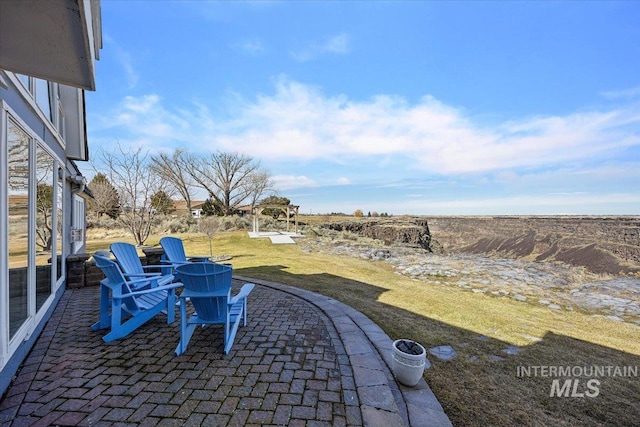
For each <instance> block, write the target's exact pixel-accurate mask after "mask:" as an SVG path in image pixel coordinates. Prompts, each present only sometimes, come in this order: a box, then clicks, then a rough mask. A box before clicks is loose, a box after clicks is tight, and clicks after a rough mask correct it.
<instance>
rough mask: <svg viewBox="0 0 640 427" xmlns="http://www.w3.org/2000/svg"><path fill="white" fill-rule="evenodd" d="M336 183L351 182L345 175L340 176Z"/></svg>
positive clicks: (346, 183)
mask: <svg viewBox="0 0 640 427" xmlns="http://www.w3.org/2000/svg"><path fill="white" fill-rule="evenodd" d="M338 184H340V185H349V184H351V181H349V178H345V177H343V176H342V177H340V178H338Z"/></svg>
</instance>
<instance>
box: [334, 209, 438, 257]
mask: <svg viewBox="0 0 640 427" xmlns="http://www.w3.org/2000/svg"><path fill="white" fill-rule="evenodd" d="M323 227H325V228H328V229H330V230H334V231H348V232H351V233H354V234H358V235H360V236H364V237H369V238H372V239H378V240H382V241H383V242H385V244H387V245H391V244H403V245H409V246H413V247H419V248H422V249H426V250H428V251H430V250H431V246H430V243H431V233H430V232H429V225H428V223H427V220H426V219H424V218H406V217H399V218H390V219H379V220H375V219H360V220H354V221H341V222H331V223H327V224H324V225H323Z"/></svg>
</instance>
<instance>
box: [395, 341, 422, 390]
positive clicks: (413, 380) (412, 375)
mask: <svg viewBox="0 0 640 427" xmlns="http://www.w3.org/2000/svg"><path fill="white" fill-rule="evenodd" d="M391 351H392V353H391V370H392V371H393V375H394V376H395V377H396V379H397V380H398V381H399V382H400V383H401V384H404V385H406V386H409V387H413V386H415V385H416V384H418V382H419V381H420V378H422V373H423V372H424V366H425V363H426V361H427V352H426V350H425V349H424V347H423V346H421V345H420V344H418V343H417V342H415V341H411V340H404V339H401V340H396V341H394V342H393V347H392V350H391ZM415 353H418V354H415Z"/></svg>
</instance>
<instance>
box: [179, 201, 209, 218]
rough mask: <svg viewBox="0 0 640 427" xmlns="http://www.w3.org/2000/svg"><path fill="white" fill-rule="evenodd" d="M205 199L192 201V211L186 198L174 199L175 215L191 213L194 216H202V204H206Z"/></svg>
mask: <svg viewBox="0 0 640 427" xmlns="http://www.w3.org/2000/svg"><path fill="white" fill-rule="evenodd" d="M204 203H205V201H204V200H201V201H198V200H196V201H192V202H191V211H189V210H188V209H187V202H185V201H184V200H174V201H173V209H174V214H175V215H187V214H189V213H191V216H192V217H193V218H200V217H201V216H202V205H204Z"/></svg>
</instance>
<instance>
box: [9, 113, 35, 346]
mask: <svg viewBox="0 0 640 427" xmlns="http://www.w3.org/2000/svg"><path fill="white" fill-rule="evenodd" d="M7 122H8V123H7V154H8V156H7V162H8V169H7V171H8V186H9V191H8V194H9V206H8V209H9V221H8V242H7V243H8V245H7V246H8V248H9V263H8V265H9V338H10V339H11V338H13V336H14V334H15V333H16V331H17V330H18V329H19V328H20V326H22V324H23V323H24V322H25V321H26V320H27V314H28V307H27V304H28V295H27V294H28V283H29V280H28V275H29V271H28V260H29V257H28V255H29V146H30V145H31V138H30V137H29V135H28V134H27V133H26V132H25V131H24V130H22V128H20V127H19V126H18V125H17V124H16V123H15V122H14V121H13V120H11V119H9V120H8V121H7Z"/></svg>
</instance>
